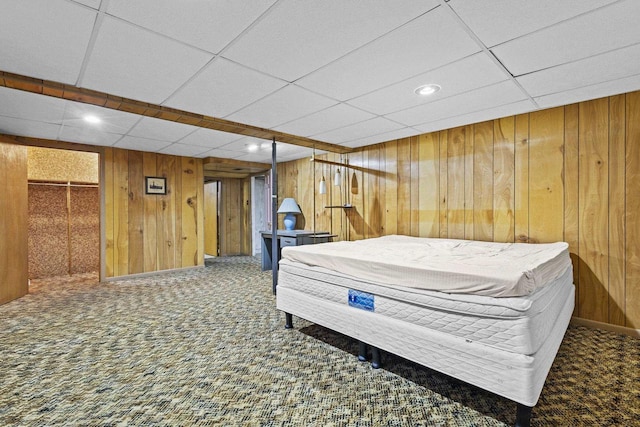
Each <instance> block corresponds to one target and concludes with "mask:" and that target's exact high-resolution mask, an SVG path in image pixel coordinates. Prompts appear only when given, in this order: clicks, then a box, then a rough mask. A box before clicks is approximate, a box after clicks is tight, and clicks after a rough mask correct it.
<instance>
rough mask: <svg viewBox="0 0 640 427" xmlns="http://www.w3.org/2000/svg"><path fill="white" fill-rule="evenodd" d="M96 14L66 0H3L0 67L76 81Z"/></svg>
mask: <svg viewBox="0 0 640 427" xmlns="http://www.w3.org/2000/svg"><path fill="white" fill-rule="evenodd" d="M7 3H10V4H7ZM96 16H97V14H96V12H95V11H92V10H90V9H87V8H86V7H83V6H80V5H78V4H75V3H70V2H68V1H64V0H21V1H12V2H4V4H3V5H2V13H0V40H2V42H1V43H0V69H1V70H3V71H8V72H11V73H17V74H24V75H27V76H30V77H35V78H39V79H47V80H53V81H56V82H60V83H67V84H75V83H76V80H77V78H78V74H79V73H80V68H81V66H82V61H83V60H84V55H85V51H86V49H87V46H88V44H89V39H90V37H91V32H92V30H93V24H94V22H95V20H96Z"/></svg>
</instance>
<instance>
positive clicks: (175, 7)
mask: <svg viewBox="0 0 640 427" xmlns="http://www.w3.org/2000/svg"><path fill="white" fill-rule="evenodd" d="M274 2H275V1H274V0H252V1H250V2H244V1H228V0H190V1H189V2H188V3H185V2H180V1H175V0H136V1H131V0H109V7H108V9H107V12H108V13H109V14H111V15H114V16H117V17H120V18H122V19H124V20H126V21H129V22H132V23H135V24H137V25H140V26H142V27H145V28H148V29H150V30H153V31H155V32H158V33H160V34H164V35H166V36H168V37H171V38H174V39H176V40H181V41H183V42H185V43H188V44H190V45H193V46H197V47H198V48H200V49H204V50H207V51H209V52H213V53H218V52H219V51H221V50H222V49H223V48H224V47H225V46H226V45H227V44H228V43H229V42H231V41H232V40H233V39H234V38H236V37H237V36H238V35H239V34H240V33H241V32H242V31H243V30H244V29H245V28H246V27H247V26H249V25H250V24H251V23H252V22H253V21H254V20H255V19H257V18H258V17H259V16H260V15H262V14H263V13H264V12H265V11H266V10H267V9H268V8H269V7H270V6H271V5H272V4H273V3H274Z"/></svg>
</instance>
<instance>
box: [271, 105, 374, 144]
mask: <svg viewBox="0 0 640 427" xmlns="http://www.w3.org/2000/svg"><path fill="white" fill-rule="evenodd" d="M373 117H374V115H373V114H371V113H367V112H365V111H362V110H360V109H358V108H354V107H351V106H349V105H346V104H338V105H334V106H332V107H329V108H327V109H324V110H322V111H318V112H317V113H313V114H310V115H308V116H306V117H302V118H300V119H297V120H293V121H291V122H289V123H285V124H283V125H280V126H278V127H276V128H275V129H276V130H279V131H281V132H286V133H290V134H293V135H300V136H307V137H308V136H311V135H316V134H318V133H321V132H326V131H329V130H333V129H337V128H340V127H344V126H348V125H351V124H354V123H358V122H361V121H364V120H368V119H371V118H373Z"/></svg>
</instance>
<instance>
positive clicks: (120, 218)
mask: <svg viewBox="0 0 640 427" xmlns="http://www.w3.org/2000/svg"><path fill="white" fill-rule="evenodd" d="M129 167H130V165H129V151H127V150H119V149H115V150H114V152H113V211H114V215H113V241H114V247H113V274H114V276H122V275H126V274H129Z"/></svg>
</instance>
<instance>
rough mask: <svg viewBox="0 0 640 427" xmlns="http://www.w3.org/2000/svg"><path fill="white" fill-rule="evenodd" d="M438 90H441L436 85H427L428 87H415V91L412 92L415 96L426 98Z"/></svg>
mask: <svg viewBox="0 0 640 427" xmlns="http://www.w3.org/2000/svg"><path fill="white" fill-rule="evenodd" d="M440 89H441V88H440V86H438V85H434V84H428V85H422V86H420V87H417V88H416V90H414V92H415V94H416V95H420V96H428V95H433V94H434V93H436V92H437V91H439V90H440Z"/></svg>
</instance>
